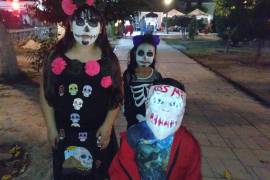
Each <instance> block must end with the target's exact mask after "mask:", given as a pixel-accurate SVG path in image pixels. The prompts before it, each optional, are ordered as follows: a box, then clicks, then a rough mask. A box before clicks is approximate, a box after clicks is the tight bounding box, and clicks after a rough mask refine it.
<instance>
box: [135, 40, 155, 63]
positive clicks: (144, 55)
mask: <svg viewBox="0 0 270 180" xmlns="http://www.w3.org/2000/svg"><path fill="white" fill-rule="evenodd" d="M154 57H155V47H154V46H153V45H151V44H147V43H143V44H141V45H139V46H138V48H137V50H136V62H137V64H138V66H142V67H148V66H150V65H151V64H152V63H153V61H154Z"/></svg>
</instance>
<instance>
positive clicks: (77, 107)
mask: <svg viewBox="0 0 270 180" xmlns="http://www.w3.org/2000/svg"><path fill="white" fill-rule="evenodd" d="M73 107H74V109H75V110H80V109H81V108H82V107H83V100H82V99H81V98H76V99H74V101H73Z"/></svg>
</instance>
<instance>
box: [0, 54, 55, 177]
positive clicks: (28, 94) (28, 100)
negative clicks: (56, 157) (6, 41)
mask: <svg viewBox="0 0 270 180" xmlns="http://www.w3.org/2000/svg"><path fill="white" fill-rule="evenodd" d="M18 63H19V65H20V67H21V69H22V70H23V71H24V72H27V74H29V75H30V77H31V78H30V79H26V78H23V79H22V80H19V81H18V82H16V83H13V84H3V83H0V100H1V106H0V144H1V145H3V144H9V145H12V144H18V145H21V146H23V147H24V148H25V149H26V150H27V151H28V153H29V154H30V158H31V165H30V166H29V168H28V169H27V170H26V172H25V173H24V174H22V175H21V176H19V177H18V178H15V179H20V180H23V179H25V180H28V179H40V177H44V178H43V179H51V171H48V169H51V168H49V167H51V158H50V157H51V156H50V151H51V150H50V148H49V145H48V142H47V130H46V126H45V122H44V120H43V117H42V113H41V110H40V107H39V100H38V91H39V84H38V83H37V82H38V81H39V73H35V72H33V71H32V70H31V69H30V68H29V65H28V63H27V62H26V60H25V58H24V57H22V56H18ZM32 80H34V81H32ZM32 167H35V168H34V169H33V168H32ZM1 176H2V175H1V174H0V177H1Z"/></svg>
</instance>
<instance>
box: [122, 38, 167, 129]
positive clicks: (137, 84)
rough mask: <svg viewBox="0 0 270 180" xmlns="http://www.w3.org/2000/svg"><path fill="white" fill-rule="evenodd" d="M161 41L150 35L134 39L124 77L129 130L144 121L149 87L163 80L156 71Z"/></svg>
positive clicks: (125, 106) (125, 105)
mask: <svg viewBox="0 0 270 180" xmlns="http://www.w3.org/2000/svg"><path fill="white" fill-rule="evenodd" d="M159 41H160V40H159V37H158V36H156V35H150V34H146V35H139V36H135V37H134V38H133V44H134V47H133V48H132V49H131V51H130V63H129V64H128V67H127V70H126V71H125V72H124V75H123V80H124V92H125V93H124V94H125V95H124V115H125V117H126V119H127V122H128V125H127V127H128V128H129V127H130V126H132V125H134V124H137V123H138V122H141V121H143V120H144V116H145V100H146V97H147V94H148V89H149V86H150V85H152V84H153V82H154V81H156V80H160V79H161V78H162V77H161V74H160V73H159V72H158V71H157V70H156V69H155V63H156V50H157V45H158V44H159Z"/></svg>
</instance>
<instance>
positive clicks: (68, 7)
mask: <svg viewBox="0 0 270 180" xmlns="http://www.w3.org/2000/svg"><path fill="white" fill-rule="evenodd" d="M61 5H62V9H63V10H64V12H65V13H66V14H67V15H69V16H70V15H72V14H73V12H74V11H75V10H76V9H77V6H76V4H73V1H72V0H62V4H61Z"/></svg>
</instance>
